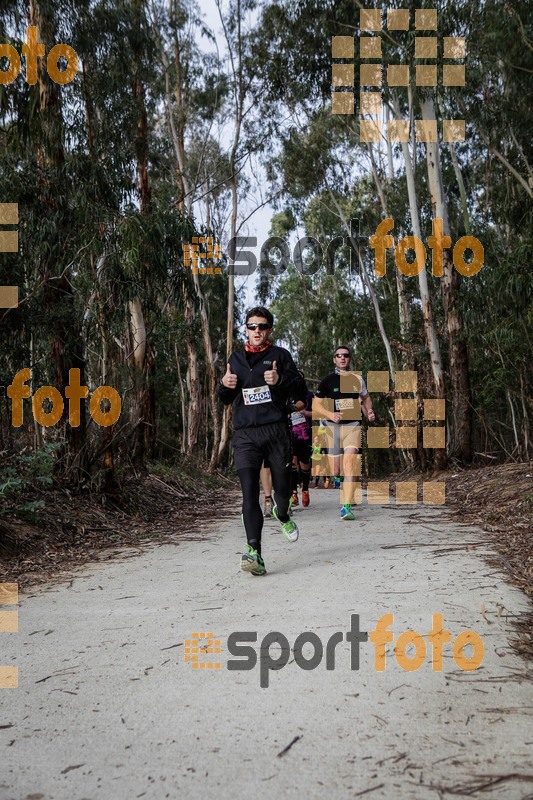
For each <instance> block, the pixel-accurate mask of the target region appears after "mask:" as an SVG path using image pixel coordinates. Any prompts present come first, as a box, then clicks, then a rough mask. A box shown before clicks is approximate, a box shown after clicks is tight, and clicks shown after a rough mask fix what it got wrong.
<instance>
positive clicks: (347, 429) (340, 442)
mask: <svg viewBox="0 0 533 800" xmlns="http://www.w3.org/2000/svg"><path fill="white" fill-rule="evenodd" d="M326 440H327V447H328V453H329V455H335V456H338V455H340V454H341V453H342V452H343V450H346V449H347V448H348V447H351V448H355V449H356V450H360V448H361V426H360V425H354V424H353V423H344V424H343V423H337V424H333V425H328V426H327V428H326Z"/></svg>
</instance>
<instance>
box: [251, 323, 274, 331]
mask: <svg viewBox="0 0 533 800" xmlns="http://www.w3.org/2000/svg"><path fill="white" fill-rule="evenodd" d="M246 327H247V328H248V330H249V331H255V330H256V329H257V328H259V330H260V331H269V330H270V325H269V324H268V322H250V323H248V322H247V323H246Z"/></svg>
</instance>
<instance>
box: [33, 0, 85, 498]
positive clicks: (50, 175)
mask: <svg viewBox="0 0 533 800" xmlns="http://www.w3.org/2000/svg"><path fill="white" fill-rule="evenodd" d="M29 23H30V25H31V26H35V27H36V28H37V34H38V40H39V42H42V43H43V44H44V46H45V51H46V52H49V51H50V49H51V48H52V47H53V46H54V45H55V44H56V43H57V36H56V30H57V28H56V17H55V11H54V9H53V6H52V4H51V3H50V2H47V1H46V0H30V18H29ZM36 88H37V91H38V93H39V103H38V121H39V127H38V136H37V140H38V145H37V164H38V166H39V168H40V178H39V184H40V185H39V199H40V203H41V209H42V214H43V217H44V216H47V215H48V216H50V217H51V218H53V217H54V215H55V214H56V211H57V198H58V196H59V195H60V193H61V192H64V187H63V186H62V185H61V183H60V175H61V171H62V169H63V165H64V162H65V151H64V146H63V116H62V107H61V94H60V90H59V86H58V84H57V83H55V82H54V81H53V80H52V79H51V78H50V76H49V75H48V72H47V68H46V59H44V58H39V59H37V86H36ZM58 227H59V226H57V227H54V229H53V231H52V232H51V233H50V235H49V237H48V240H47V242H46V244H47V247H46V248H45V250H44V252H43V256H42V259H41V262H40V264H39V272H40V280H41V283H42V285H43V293H44V306H45V309H46V312H47V316H48V319H50V320H53V321H52V323H51V325H50V326H49V330H50V352H51V360H52V363H53V365H54V375H53V383H54V385H55V386H56V388H57V389H58V390H59V392H60V393H61V395H62V397H63V401H64V405H63V414H62V415H61V419H60V420H59V423H58V427H60V428H61V431H62V434H63V437H64V438H65V440H66V442H67V444H66V446H64V447H62V448H61V449H60V450H59V451H58V453H57V467H58V470H60V471H62V472H64V473H65V474H66V473H67V471H68V473H69V476H73V478H74V481H73V482H74V483H76V482H79V481H80V480H81V479H82V478H83V477H84V475H85V463H86V449H85V447H84V445H85V439H86V409H85V404H84V403H80V424H79V425H78V426H77V427H73V426H71V425H69V424H67V417H68V414H67V409H68V402H67V401H66V399H65V388H66V386H67V385H68V383H69V370H70V369H71V368H75V369H79V371H80V382H81V383H82V384H83V383H84V381H85V362H84V359H83V353H82V352H81V350H80V341H81V337H80V329H79V324H78V321H77V318H76V315H75V313H74V294H73V290H72V283H71V272H70V270H69V269H65V270H62V268H61V261H60V255H59V253H60V252H61V246H60V241H61V236H62V231H61V230H59V229H58ZM57 273H59V274H57ZM67 309H68V310H67Z"/></svg>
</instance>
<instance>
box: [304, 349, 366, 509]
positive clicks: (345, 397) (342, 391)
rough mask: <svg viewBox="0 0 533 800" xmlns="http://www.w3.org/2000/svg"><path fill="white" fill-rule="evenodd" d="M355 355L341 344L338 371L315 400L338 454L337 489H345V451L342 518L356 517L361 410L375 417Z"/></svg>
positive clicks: (336, 359)
mask: <svg viewBox="0 0 533 800" xmlns="http://www.w3.org/2000/svg"><path fill="white" fill-rule="evenodd" d="M350 358H351V354H350V351H349V350H348V348H347V347H345V346H344V345H339V347H337V348H336V350H335V355H334V356H333V363H334V364H335V371H334V372H331V373H330V374H329V375H327V376H326V377H325V378H324V380H323V381H321V383H320V386H319V387H318V389H317V391H316V394H315V399H314V400H313V417H314V418H317V417H318V416H320V417H321V418H322V419H323V420H324V424H325V427H326V434H327V441H328V451H329V453H330V454H333V455H334V456H335V459H334V460H335V466H334V474H335V478H334V481H335V488H337V489H340V488H341V480H340V468H339V462H340V454H341V453H343V454H344V456H343V462H344V463H343V473H344V475H345V480H344V486H343V487H342V497H343V500H344V502H343V503H341V519H346V520H351V519H355V517H354V515H353V511H352V505H353V502H354V497H355V488H356V482H355V476H356V475H360V474H361V470H360V461H359V463H358V457H357V453H359V449H360V447H361V422H360V419H361V409H362V410H363V411H364V413H365V416H366V417H367V418H368V420H369V422H373V421H374V420H375V418H376V417H375V414H374V410H373V408H372V400H371V399H370V395H369V394H368V392H367V389H366V384H365V382H364V380H363V377H362V375H357V374H356V373H355V372H350V371H349V368H350Z"/></svg>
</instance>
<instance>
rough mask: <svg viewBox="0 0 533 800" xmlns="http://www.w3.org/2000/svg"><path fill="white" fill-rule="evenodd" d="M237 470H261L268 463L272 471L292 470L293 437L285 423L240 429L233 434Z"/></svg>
mask: <svg viewBox="0 0 533 800" xmlns="http://www.w3.org/2000/svg"><path fill="white" fill-rule="evenodd" d="M233 452H234V457H235V469H236V470H239V469H245V468H247V467H251V468H253V469H261V466H262V464H263V461H266V462H267V464H268V466H269V467H270V469H272V470H286V469H287V468H289V469H290V466H291V462H292V452H291V435H290V433H289V426H288V424H287V423H285V422H273V423H271V424H269V425H259V426H258V427H256V428H238V430H236V431H235V432H234V434H233Z"/></svg>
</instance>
